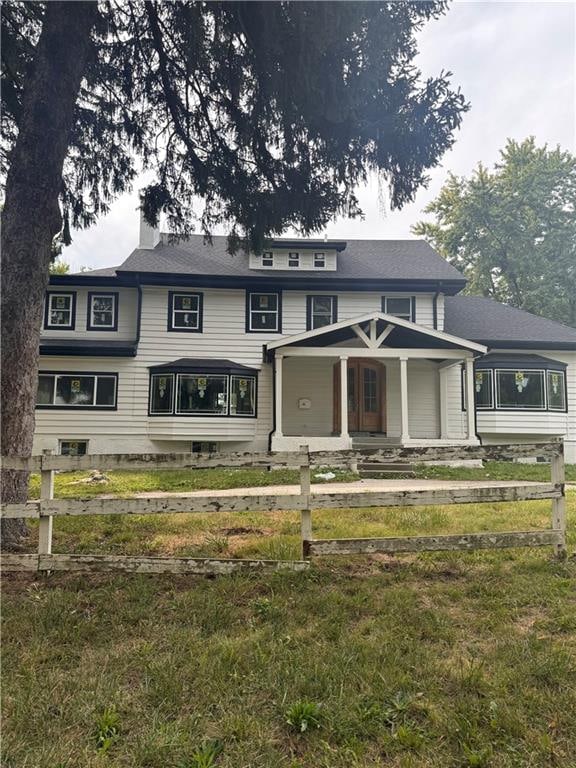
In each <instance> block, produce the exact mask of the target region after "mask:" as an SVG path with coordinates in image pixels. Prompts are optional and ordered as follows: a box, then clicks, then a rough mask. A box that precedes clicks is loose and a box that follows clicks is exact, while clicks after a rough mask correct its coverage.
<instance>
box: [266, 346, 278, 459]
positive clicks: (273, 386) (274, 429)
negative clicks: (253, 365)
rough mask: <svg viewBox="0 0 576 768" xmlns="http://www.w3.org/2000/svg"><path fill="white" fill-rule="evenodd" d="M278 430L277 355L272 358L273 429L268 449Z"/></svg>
mask: <svg viewBox="0 0 576 768" xmlns="http://www.w3.org/2000/svg"><path fill="white" fill-rule="evenodd" d="M274 432H276V355H274V357H273V359H272V429H271V430H270V432H269V433H268V450H269V451H271V450H272V435H273V434H274Z"/></svg>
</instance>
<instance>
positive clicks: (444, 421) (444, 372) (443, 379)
mask: <svg viewBox="0 0 576 768" xmlns="http://www.w3.org/2000/svg"><path fill="white" fill-rule="evenodd" d="M449 370H450V368H448V367H445V366H442V367H441V368H440V370H439V371H438V374H439V385H440V437H441V439H442V440H446V439H447V438H448V371H449Z"/></svg>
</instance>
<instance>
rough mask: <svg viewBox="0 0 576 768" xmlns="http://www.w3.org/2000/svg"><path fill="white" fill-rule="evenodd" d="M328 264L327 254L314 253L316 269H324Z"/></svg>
mask: <svg viewBox="0 0 576 768" xmlns="http://www.w3.org/2000/svg"><path fill="white" fill-rule="evenodd" d="M325 266H326V254H325V253H315V254H314V269H324V267H325Z"/></svg>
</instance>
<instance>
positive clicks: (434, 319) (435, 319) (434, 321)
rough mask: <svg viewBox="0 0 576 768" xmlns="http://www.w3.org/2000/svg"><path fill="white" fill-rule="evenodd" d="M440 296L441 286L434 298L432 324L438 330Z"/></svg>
mask: <svg viewBox="0 0 576 768" xmlns="http://www.w3.org/2000/svg"><path fill="white" fill-rule="evenodd" d="M438 296H440V288H438V290H437V291H436V293H435V294H434V296H433V298H432V325H433V326H434V330H436V331H437V330H438Z"/></svg>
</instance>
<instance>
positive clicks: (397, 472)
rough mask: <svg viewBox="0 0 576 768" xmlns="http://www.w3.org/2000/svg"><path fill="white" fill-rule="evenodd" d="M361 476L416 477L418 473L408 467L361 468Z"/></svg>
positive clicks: (383, 478) (390, 478) (387, 478)
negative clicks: (407, 468)
mask: <svg viewBox="0 0 576 768" xmlns="http://www.w3.org/2000/svg"><path fill="white" fill-rule="evenodd" d="M358 474H359V475H360V477H365V478H376V479H379V480H393V479H394V478H403V477H416V473H415V472H412V471H411V470H406V469H361V470H360V471H359V473H358Z"/></svg>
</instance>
